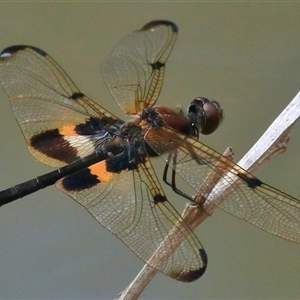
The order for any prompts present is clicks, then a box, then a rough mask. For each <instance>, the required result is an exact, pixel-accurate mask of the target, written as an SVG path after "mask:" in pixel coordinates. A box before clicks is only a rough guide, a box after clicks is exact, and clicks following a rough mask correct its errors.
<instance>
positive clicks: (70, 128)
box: [59, 125, 78, 136]
mask: <svg viewBox="0 0 300 300" xmlns="http://www.w3.org/2000/svg"><path fill="white" fill-rule="evenodd" d="M74 129H75V126H74V125H65V126H63V127H62V128H61V129H60V130H59V133H60V134H61V135H65V136H74V135H78V134H77V133H76V132H75V130H74Z"/></svg>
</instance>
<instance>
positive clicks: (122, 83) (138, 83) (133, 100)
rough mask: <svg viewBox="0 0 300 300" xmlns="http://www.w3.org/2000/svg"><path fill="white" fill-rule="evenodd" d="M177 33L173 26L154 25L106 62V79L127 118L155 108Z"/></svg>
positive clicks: (125, 41) (133, 35)
mask: <svg viewBox="0 0 300 300" xmlns="http://www.w3.org/2000/svg"><path fill="white" fill-rule="evenodd" d="M177 33H178V28H177V26H176V25H175V24H174V23H172V22H169V21H153V22H150V23H148V24H146V25H145V26H144V27H143V28H142V29H141V30H138V31H134V32H133V33H131V34H129V35H128V36H126V37H125V38H124V39H123V40H122V41H121V42H120V43H119V44H118V45H117V46H116V48H115V49H114V50H113V52H112V53H111V54H110V56H109V57H108V58H107V59H106V60H105V61H104V63H103V66H102V75H103V79H104V81H105V83H106V85H107V87H108V89H109V91H110V93H111V94H112V96H113V97H114V99H115V100H116V102H117V103H118V105H119V106H120V108H121V109H122V110H123V111H124V112H125V113H126V114H137V113H139V112H140V111H142V109H143V108H145V107H150V106H152V105H154V104H155V102H156V100H157V98H158V96H159V94H160V91H161V88H162V84H163V78H164V71H165V63H166V61H167V59H168V57H169V55H170V53H171V51H172V49H173V46H174V44H175V42H176V38H177Z"/></svg>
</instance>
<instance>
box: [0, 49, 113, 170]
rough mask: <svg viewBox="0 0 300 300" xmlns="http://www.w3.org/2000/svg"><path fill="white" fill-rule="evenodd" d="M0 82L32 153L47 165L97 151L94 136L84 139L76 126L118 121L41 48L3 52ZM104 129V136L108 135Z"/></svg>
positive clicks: (87, 135)
mask: <svg viewBox="0 0 300 300" xmlns="http://www.w3.org/2000/svg"><path fill="white" fill-rule="evenodd" d="M0 80H1V83H2V85H3V87H4V90H5V92H6V93H7V95H8V97H9V98H10V100H11V106H12V111H13V114H14V116H15V118H16V119H17V121H18V123H19V125H20V127H21V130H22V132H23V135H24V137H25V139H26V141H27V143H28V148H29V150H30V152H31V154H32V155H33V156H34V157H35V158H36V159H38V160H40V161H41V162H43V163H45V164H47V165H50V166H54V167H58V166H61V165H64V164H66V163H69V162H71V161H73V160H74V159H75V158H76V157H78V156H84V155H87V154H89V153H91V152H92V151H93V150H94V145H93V143H92V142H90V138H91V137H92V136H93V134H91V132H89V134H86V136H83V135H82V134H79V133H78V131H76V129H75V127H76V126H78V125H79V126H80V125H81V126H84V125H85V124H86V123H87V122H89V121H90V120H91V118H92V120H95V119H97V120H98V121H99V120H106V121H105V122H104V123H107V122H111V123H113V122H116V121H117V120H118V119H117V117H115V116H114V115H112V114H110V113H109V112H107V111H106V110H104V109H103V108H102V107H101V106H99V105H98V104H96V103H95V102H94V101H92V100H91V99H89V98H88V97H86V96H85V95H83V94H82V93H81V92H80V91H79V89H78V88H77V87H76V86H75V84H74V83H73V82H72V80H71V79H70V78H69V77H68V75H67V74H66V73H65V72H64V71H63V70H62V69H61V68H60V66H59V65H58V64H57V63H56V62H55V61H54V60H53V59H52V58H51V57H50V56H49V55H48V54H46V53H45V52H44V51H43V50H41V49H38V48H36V47H31V46H12V47H9V48H6V49H5V50H3V51H2V52H1V56H0ZM100 123H101V122H100V121H99V122H98V125H99V124H100ZM99 127H101V126H100V125H99V126H98V127H97V130H98V131H100V133H99V134H100V136H101V135H104V134H105V133H104V131H101V128H99ZM38 143H39V144H38ZM41 143H42V145H41ZM43 144H44V145H43Z"/></svg>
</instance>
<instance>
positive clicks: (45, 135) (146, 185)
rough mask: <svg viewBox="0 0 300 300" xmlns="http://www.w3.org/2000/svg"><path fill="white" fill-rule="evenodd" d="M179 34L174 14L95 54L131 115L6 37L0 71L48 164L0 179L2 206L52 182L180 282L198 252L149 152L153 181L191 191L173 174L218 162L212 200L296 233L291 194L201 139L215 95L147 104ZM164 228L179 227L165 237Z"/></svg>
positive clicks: (268, 226) (202, 260)
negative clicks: (222, 190)
mask: <svg viewBox="0 0 300 300" xmlns="http://www.w3.org/2000/svg"><path fill="white" fill-rule="evenodd" d="M177 35H178V27H177V26H176V24H174V23H173V22H171V21H167V20H156V21H151V22H149V23H147V24H146V25H145V26H143V27H142V29H140V30H137V31H134V32H132V33H130V34H129V35H127V36H126V37H125V38H123V39H122V40H121V41H120V42H119V43H118V44H117V46H116V47H115V48H114V50H113V51H112V52H111V54H110V55H109V56H108V57H107V58H106V59H105V60H104V63H103V65H102V76H103V79H104V82H105V84H106V85H107V87H108V90H109V91H110V93H111V95H112V97H113V98H114V100H115V101H116V103H117V104H118V105H119V107H120V108H121V110H122V111H123V112H124V113H125V114H126V115H127V116H129V117H130V118H131V119H130V121H124V120H121V119H120V118H118V117H117V116H116V115H114V114H113V113H111V112H109V111H108V110H106V109H105V108H104V107H102V106H101V105H99V104H98V103H97V102H95V101H93V100H92V99H90V98H88V97H87V96H86V95H85V94H84V93H82V92H81V91H80V90H79V89H78V88H77V86H76V85H75V84H74V83H73V81H72V80H71V79H70V77H69V76H68V75H67V74H66V73H65V72H64V70H63V69H62V68H61V67H60V66H59V65H58V64H57V63H56V62H55V61H54V60H53V59H52V58H51V57H50V56H49V55H48V54H47V53H46V52H45V51H43V50H41V49H39V48H37V47H33V46H26V45H17V46H11V47H8V48H6V49H4V50H3V51H2V52H1V54H0V81H1V83H2V85H3V88H4V90H5V92H6V94H7V95H8V98H9V99H10V102H11V107H12V112H13V114H14V117H15V118H16V120H17V122H18V124H19V126H20V129H21V131H22V133H23V135H24V137H25V140H26V142H27V146H28V150H29V152H30V154H31V155H32V156H33V157H34V158H35V159H37V160H38V161H40V162H41V163H43V164H45V165H47V166H50V167H53V168H55V170H54V171H51V172H49V173H47V174H44V175H41V176H39V177H36V178H34V179H31V180H28V181H26V182H23V183H20V184H17V185H15V186H13V187H11V188H8V189H6V190H3V191H1V192H0V206H2V205H5V204H8V203H10V202H12V201H14V200H17V199H20V198H22V197H25V196H27V195H29V194H31V193H34V192H36V191H38V190H41V189H43V188H45V187H48V186H51V185H54V184H55V186H56V187H57V188H58V189H59V190H60V191H62V192H63V193H65V194H67V195H69V196H70V197H72V198H73V199H74V200H75V201H76V202H77V203H79V204H80V205H81V206H83V207H84V208H85V209H86V210H87V211H88V212H89V213H90V214H91V215H92V216H93V217H94V218H95V219H96V220H97V221H98V222H99V223H100V224H101V225H103V226H104V227H105V228H106V229H108V230H109V231H110V232H111V233H113V234H114V235H116V236H117V237H118V238H119V239H120V240H121V241H122V242H123V243H124V244H125V245H127V246H128V247H129V248H130V249H131V250H132V251H133V252H134V253H135V254H136V255H137V256H138V257H139V258H140V259H142V260H143V261H144V262H146V263H148V264H149V265H150V266H151V267H153V268H156V269H157V270H158V271H160V272H162V273H163V274H165V275H167V276H170V277H172V278H174V279H176V280H179V281H184V282H190V281H194V280H196V279H198V278H200V277H201V276H202V275H203V273H204V272H205V270H206V268H207V254H206V251H205V250H204V248H203V246H202V244H201V242H200V241H199V239H198V238H197V236H196V235H195V234H194V232H193V231H192V230H191V229H190V228H189V226H188V225H187V224H186V222H185V221H184V220H183V219H182V217H181V216H180V214H179V213H178V212H177V210H176V209H175V208H174V207H173V205H172V204H171V203H170V201H169V200H168V198H167V196H166V194H165V192H164V189H163V188H162V185H161V182H160V180H159V178H158V175H157V174H156V172H155V169H154V168H153V160H155V159H156V160H159V159H162V162H164V165H165V168H164V171H163V178H162V181H164V182H165V183H166V185H167V186H169V187H170V189H171V190H173V191H174V192H175V193H178V194H180V195H181V196H183V197H185V198H187V199H189V200H191V201H194V198H193V197H191V196H189V195H187V194H186V193H185V192H183V191H182V190H180V188H179V187H178V184H177V178H182V179H183V180H185V181H186V182H187V183H188V185H190V186H191V187H192V188H193V189H194V190H195V191H197V190H198V188H199V182H201V181H203V180H204V179H205V178H206V177H207V176H208V174H210V173H211V172H213V173H215V174H217V175H218V176H219V177H222V178H223V179H224V180H225V182H226V183H227V184H228V185H230V186H231V189H232V193H231V194H230V196H228V198H227V199H226V200H225V201H224V202H223V203H220V205H219V207H220V208H221V209H224V210H225V211H227V212H228V213H230V214H232V215H234V216H236V217H238V218H242V219H244V220H246V221H248V222H249V223H251V224H253V225H255V226H257V227H259V228H261V229H263V230H265V231H267V232H269V233H272V234H274V235H277V236H279V237H282V238H284V239H287V240H290V241H294V242H300V222H299V221H300V202H299V200H298V199H296V198H293V197H292V196H289V195H287V194H285V193H283V192H281V191H279V190H278V189H276V188H274V187H272V186H270V185H267V184H265V183H263V182H262V181H261V180H259V179H258V178H256V177H254V176H253V175H252V174H251V173H249V172H247V171H246V170H244V169H242V168H241V167H239V166H238V165H237V164H235V163H234V162H233V161H232V160H230V159H228V158H226V157H224V156H223V155H221V154H220V153H218V152H217V151H215V150H214V149H212V148H210V147H209V146H207V145H205V144H203V143H201V141H200V140H199V137H200V134H211V133H213V132H214V131H215V130H216V129H217V128H218V126H219V124H220V123H221V121H222V118H223V113H222V109H221V107H220V104H219V103H218V102H216V101H214V100H212V101H210V100H209V99H207V98H206V97H196V98H195V99H194V100H193V101H192V102H191V103H190V104H189V106H188V108H187V110H186V112H184V111H183V110H182V109H181V108H178V107H176V108H171V107H167V106H157V105H156V102H157V99H158V97H159V95H160V92H161V89H162V86H163V79H164V74H165V68H166V62H167V59H168V57H169V55H170V53H171V51H172V49H173V46H174V45H175V42H176V39H177ZM219 161H222V164H217V162H219ZM204 182H205V181H204ZM203 197H204V198H205V195H203ZM199 205H201V204H199ZM174 228H177V231H178V235H177V236H178V237H177V236H176V235H173V236H172V238H166V237H167V236H168V234H169V232H170V231H171V230H173V229H174ZM182 237H184V238H183V239H182ZM177 239H178V240H177ZM162 245H163V246H164V247H165V248H166V249H169V250H170V251H171V253H172V255H170V256H168V257H167V258H166V259H160V260H159V263H155V261H153V260H151V257H152V255H153V253H154V252H155V250H156V249H158V248H159V247H161V246H162ZM160 255H161V256H163V255H164V253H163V252H161V253H160Z"/></svg>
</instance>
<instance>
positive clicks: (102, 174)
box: [89, 160, 114, 182]
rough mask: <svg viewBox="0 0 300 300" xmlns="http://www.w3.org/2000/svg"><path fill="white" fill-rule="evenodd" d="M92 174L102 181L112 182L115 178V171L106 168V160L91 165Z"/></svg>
mask: <svg viewBox="0 0 300 300" xmlns="http://www.w3.org/2000/svg"><path fill="white" fill-rule="evenodd" d="M89 170H90V172H91V174H93V175H95V176H97V178H98V179H99V181H100V182H110V181H112V180H113V177H114V175H113V173H112V172H108V171H107V170H106V162H105V160H103V161H100V162H98V163H96V164H94V165H92V166H90V167H89Z"/></svg>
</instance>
